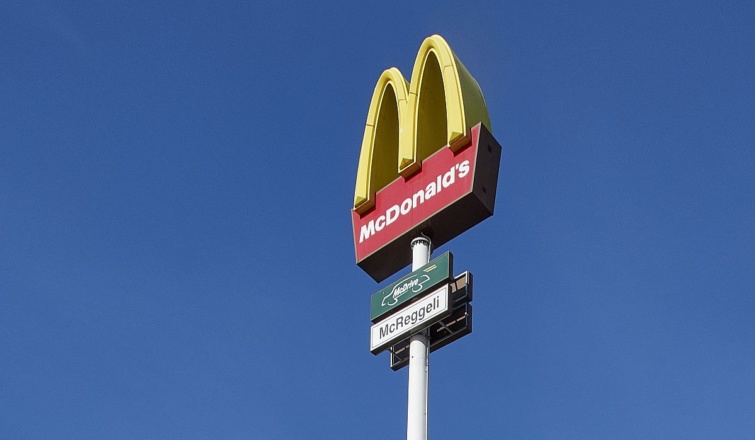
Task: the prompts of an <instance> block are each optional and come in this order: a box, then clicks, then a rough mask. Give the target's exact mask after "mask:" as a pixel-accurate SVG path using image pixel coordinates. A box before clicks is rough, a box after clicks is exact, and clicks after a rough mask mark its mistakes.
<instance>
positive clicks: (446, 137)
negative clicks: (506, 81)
mask: <svg viewBox="0 0 755 440" xmlns="http://www.w3.org/2000/svg"><path fill="white" fill-rule="evenodd" d="M489 127H490V120H489V116H488V111H487V107H486V105H485V100H484V98H483V96H482V92H481V90H480V87H479V85H478V84H477V82H476V81H475V80H474V78H473V77H472V76H471V75H470V74H469V72H468V71H467V70H466V68H465V67H464V66H463V65H462V64H461V62H460V61H459V60H458V58H457V57H456V55H455V54H454V53H453V52H452V51H451V48H450V47H449V46H448V44H447V43H446V41H445V40H444V39H443V38H442V37H440V36H438V35H434V36H431V37H428V38H427V39H425V41H424V42H423V43H422V46H421V47H420V50H419V53H418V54H417V59H416V60H415V63H414V69H413V71H412V82H411V83H407V82H406V80H405V79H404V78H403V76H402V75H401V73H400V72H399V71H398V69H396V68H391V69H388V70H386V71H384V72H383V74H382V75H381V76H380V78H379V79H378V83H377V86H376V87H375V91H374V93H373V95H372V101H371V103H370V109H369V112H368V116H367V124H366V127H365V131H364V139H363V141H362V150H361V153H360V156H359V168H358V171H357V180H356V188H355V192H354V206H353V211H352V224H353V233H354V246H355V250H356V259H357V264H358V265H359V266H360V267H361V268H362V269H364V270H365V271H366V272H367V273H368V274H369V275H370V276H371V277H372V278H374V279H375V280H377V281H381V280H383V279H385V278H387V277H389V276H390V275H392V274H393V273H395V272H396V271H397V270H399V269H400V268H401V267H403V266H405V265H407V264H408V263H409V262H410V260H411V253H410V252H409V242H410V241H411V239H412V238H414V237H416V236H417V235H418V234H420V233H424V234H426V235H429V236H431V238H432V240H433V243H434V244H435V245H436V246H439V245H441V244H443V243H445V242H447V241H448V240H450V239H452V238H454V237H455V236H457V235H459V234H461V233H462V232H464V231H466V230H467V229H469V228H471V227H472V226H474V225H476V224H477V223H479V222H480V221H482V220H483V219H485V218H487V217H489V216H490V215H492V214H493V208H494V205H495V191H496V185H497V181H498V165H499V162H500V154H501V147H500V145H498V143H497V142H496V141H495V139H494V138H493V136H492V135H491V134H490V131H489Z"/></svg>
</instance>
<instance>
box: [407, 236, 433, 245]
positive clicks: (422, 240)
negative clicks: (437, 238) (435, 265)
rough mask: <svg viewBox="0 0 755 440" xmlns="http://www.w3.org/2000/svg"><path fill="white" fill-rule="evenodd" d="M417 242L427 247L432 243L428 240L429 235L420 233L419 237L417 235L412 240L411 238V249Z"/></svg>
mask: <svg viewBox="0 0 755 440" xmlns="http://www.w3.org/2000/svg"><path fill="white" fill-rule="evenodd" d="M418 244H419V245H425V246H427V247H428V248H429V247H430V246H431V245H432V241H430V238H429V237H427V236H425V235H422V234H421V235H420V236H419V237H417V238H415V239H414V240H412V244H411V247H412V249H414V246H416V245H418Z"/></svg>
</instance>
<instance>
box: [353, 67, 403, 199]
mask: <svg viewBox="0 0 755 440" xmlns="http://www.w3.org/2000/svg"><path fill="white" fill-rule="evenodd" d="M408 88H409V83H407V82H406V79H404V76H403V75H401V72H400V71H399V70H398V69H396V68H395V67H392V68H390V69H387V70H385V71H384V72H383V73H382V74H381V75H380V78H378V82H377V85H376V86H375V91H374V92H372V100H371V101H370V109H369V111H368V113H367V124H366V125H365V127H364V137H363V138H362V150H361V151H360V153H359V167H358V168H357V184H356V189H355V191H354V209H356V210H357V212H359V213H360V214H361V213H363V212H365V211H367V210H368V209H370V208H372V207H373V206H374V204H375V193H376V192H377V191H378V190H379V189H380V188H383V187H384V186H386V185H387V184H389V183H391V182H392V181H393V180H394V179H395V178H396V177H398V173H397V169H398V145H399V138H400V135H399V134H400V131H401V127H402V125H403V121H405V120H406V119H407V117H406V103H407V98H408V92H407V89H408Z"/></svg>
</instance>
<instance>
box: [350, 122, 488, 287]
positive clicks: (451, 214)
mask: <svg viewBox="0 0 755 440" xmlns="http://www.w3.org/2000/svg"><path fill="white" fill-rule="evenodd" d="M469 137H470V142H469V144H468V145H466V146H463V147H462V148H461V149H458V150H457V151H456V152H454V151H452V150H451V149H450V148H448V147H444V148H441V149H440V150H438V151H437V152H436V153H434V154H433V155H432V156H430V157H428V158H427V159H425V160H424V161H422V169H421V170H420V171H419V172H417V173H415V174H413V175H412V176H410V177H408V178H403V177H399V178H398V179H396V180H394V181H393V182H391V183H390V184H389V185H388V186H386V187H385V188H383V189H382V190H380V191H378V192H377V194H376V196H375V206H374V207H373V209H371V210H370V211H368V212H366V213H364V214H362V215H360V214H359V213H357V212H356V211H352V213H351V218H352V225H353V233H354V246H355V249H356V259H357V264H358V265H359V267H361V268H362V269H364V270H365V271H366V272H367V273H368V274H369V275H370V276H371V277H372V278H373V279H375V280H376V281H378V282H379V281H382V280H384V279H385V278H387V277H389V276H391V275H392V274H394V273H395V272H396V271H398V270H399V269H401V268H402V267H404V266H406V265H407V264H409V263H410V262H411V251H410V248H409V243H410V242H411V240H412V239H413V238H416V237H417V236H419V235H420V234H425V235H427V236H429V237H430V238H431V239H432V242H433V245H435V246H440V245H442V244H444V243H446V242H447V241H449V240H451V239H452V238H454V237H456V236H457V235H459V234H461V233H462V232H464V231H466V230H467V229H469V228H471V227H472V226H474V225H476V224H477V223H479V222H481V221H482V220H484V219H485V218H487V217H489V216H491V215H493V209H494V206H495V192H496V185H497V182H498V165H499V163H500V158H501V146H500V145H499V144H498V142H496V140H495V139H494V138H493V136H492V135H491V134H490V132H489V131H488V130H487V129H486V128H485V126H484V125H482V124H478V125H476V126H474V127H473V128H472V129H471V130H470V136H469Z"/></svg>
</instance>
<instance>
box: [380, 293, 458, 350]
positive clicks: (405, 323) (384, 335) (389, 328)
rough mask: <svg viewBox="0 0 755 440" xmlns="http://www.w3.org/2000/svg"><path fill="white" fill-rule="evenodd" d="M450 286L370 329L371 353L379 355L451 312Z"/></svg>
mask: <svg viewBox="0 0 755 440" xmlns="http://www.w3.org/2000/svg"><path fill="white" fill-rule="evenodd" d="M449 295H450V289H449V286H448V284H446V285H445V286H443V287H441V288H440V289H438V290H436V291H434V292H433V293H431V294H429V295H427V296H426V297H424V298H422V299H421V300H419V301H417V302H415V303H413V304H412V305H410V306H409V307H407V308H405V309H401V310H399V311H398V312H396V313H394V314H392V315H390V316H388V317H387V318H385V319H383V320H382V321H380V322H378V323H377V324H375V325H373V326H372V327H371V328H370V352H371V353H372V354H378V353H380V352H381V351H383V350H385V349H386V348H388V347H389V346H390V345H391V344H393V343H395V342H398V341H400V340H401V339H403V338H404V337H406V336H407V335H409V334H411V333H414V332H417V331H419V330H422V329H423V328H425V327H428V326H430V325H431V324H433V323H435V322H437V321H438V320H440V319H442V318H443V317H445V316H446V315H448V314H449V313H450V312H451V309H450V307H449V300H448V299H449Z"/></svg>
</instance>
